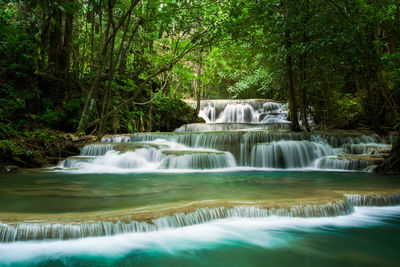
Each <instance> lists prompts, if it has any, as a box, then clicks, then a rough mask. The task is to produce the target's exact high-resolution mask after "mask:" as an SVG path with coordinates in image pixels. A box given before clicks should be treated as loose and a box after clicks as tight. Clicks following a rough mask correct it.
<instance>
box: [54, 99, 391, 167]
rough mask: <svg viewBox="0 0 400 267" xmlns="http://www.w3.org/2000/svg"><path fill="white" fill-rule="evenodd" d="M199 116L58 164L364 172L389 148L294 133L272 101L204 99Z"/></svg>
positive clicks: (364, 139) (358, 136)
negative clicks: (168, 129) (199, 119)
mask: <svg viewBox="0 0 400 267" xmlns="http://www.w3.org/2000/svg"><path fill="white" fill-rule="evenodd" d="M192 104H193V103H192ZM199 116H200V117H203V118H204V119H205V120H206V122H207V123H194V124H187V125H182V126H181V127H179V128H178V129H176V130H175V131H174V132H172V133H134V134H131V135H128V134H124V135H107V136H104V137H103V138H102V140H101V143H99V144H91V145H87V146H85V147H84V148H83V149H82V151H81V153H80V155H79V157H71V158H68V159H66V160H65V161H63V162H62V163H61V164H60V167H62V168H64V169H68V168H75V169H85V168H88V169H92V170H95V169H96V170H101V169H104V168H106V167H112V168H122V169H130V170H135V169H140V170H141V171H143V170H147V171H155V170H162V169H173V170H178V169H185V170H187V169H195V170H198V169H202V170H206V169H223V168H232V167H236V166H238V167H248V168H267V169H270V168H298V169H301V168H310V167H313V168H319V169H327V170H358V171H364V170H367V169H371V166H374V165H377V164H379V160H382V157H381V156H380V155H382V154H385V153H386V154H387V153H388V151H389V150H390V145H386V144H384V140H382V139H381V138H380V137H379V136H377V135H375V134H371V133H368V134H362V133H360V132H357V131H334V132H328V131H313V132H312V133H309V132H291V131H290V130H289V128H290V121H288V120H287V119H288V105H287V104H281V103H278V102H276V101H271V100H261V99H253V100H251V99H250V100H202V101H201V102H200V113H199ZM310 124H312V122H310ZM171 151H173V153H172V152H171ZM357 155H358V156H357ZM365 155H374V157H366V156H365ZM379 157H381V158H379ZM377 158H378V159H377ZM91 165H93V166H91ZM94 166H96V168H95V167H94Z"/></svg>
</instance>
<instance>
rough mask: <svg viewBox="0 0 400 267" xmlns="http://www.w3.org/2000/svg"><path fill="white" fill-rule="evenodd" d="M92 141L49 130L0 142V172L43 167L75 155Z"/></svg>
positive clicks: (87, 136) (93, 137)
mask: <svg viewBox="0 0 400 267" xmlns="http://www.w3.org/2000/svg"><path fill="white" fill-rule="evenodd" d="M95 141H96V136H94V135H84V136H79V135H75V134H71V133H63V132H59V131H55V130H52V129H40V130H35V131H32V132H25V133H23V134H20V135H18V137H14V138H10V139H7V140H1V141H0V151H1V155H0V173H10V172H15V171H17V170H19V169H21V168H44V167H50V166H54V165H57V164H58V162H60V161H61V160H63V159H65V158H67V157H70V156H74V155H78V154H79V152H80V150H81V149H82V148H83V147H84V146H85V145H87V144H90V143H93V142H95Z"/></svg>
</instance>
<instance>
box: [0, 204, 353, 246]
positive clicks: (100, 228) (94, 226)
mask: <svg viewBox="0 0 400 267" xmlns="http://www.w3.org/2000/svg"><path fill="white" fill-rule="evenodd" d="M353 211H354V207H353V205H352V204H351V203H350V201H348V200H338V201H334V202H327V203H324V204H315V205H311V204H309V205H293V206H287V207H280V208H268V209H267V208H258V207H253V206H237V207H233V208H227V207H216V208H208V207H204V208H198V209H195V210H194V211H192V212H188V213H183V212H177V213H174V214H173V215H167V216H162V217H158V218H154V219H151V221H150V222H145V221H137V220H130V221H127V222H122V221H117V222H110V221H98V222H84V223H17V224H0V242H15V241H22V240H44V239H74V238H83V237H93V236H105V235H116V234H122V233H130V232H150V231H157V230H162V229H168V228H177V227H184V226H189V225H195V224H201V223H205V222H209V221H213V220H218V219H226V218H238V217H239V218H257V217H268V216H285V217H332V216H340V215H347V214H351V213H352V212H353Z"/></svg>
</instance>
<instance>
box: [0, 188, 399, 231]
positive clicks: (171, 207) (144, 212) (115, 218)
mask: <svg viewBox="0 0 400 267" xmlns="http://www.w3.org/2000/svg"><path fill="white" fill-rule="evenodd" d="M399 192H400V191H399V190H397V191H395V190H394V189H393V190H390V189H389V190H382V191H374V192H368V191H357V190H353V191H342V190H336V191H332V192H331V194H329V195H325V196H320V197H318V198H315V197H314V198H313V197H309V198H300V199H281V200H277V199H274V200H207V201H198V202H189V203H170V204H166V205H154V206H145V207H139V208H132V209H118V210H111V211H91V212H76V213H10V212H3V213H0V222H3V223H11V224H13V223H18V222H31V223H35V222H40V223H44V222H46V223H82V222H86V223H87V222H95V221H109V222H129V221H132V220H135V221H143V222H147V223H151V222H152V220H154V219H157V218H160V217H165V216H172V215H174V214H177V213H183V214H188V213H191V212H195V211H196V210H198V209H203V208H208V209H213V208H219V207H225V208H231V209H233V208H237V207H254V208H259V209H264V210H271V209H275V210H277V209H284V210H288V211H289V210H290V209H291V208H293V207H307V206H308V207H317V206H320V205H325V204H328V203H338V202H340V201H346V200H347V199H348V196H362V197H364V198H365V199H373V198H376V199H378V198H380V199H382V198H391V199H395V200H396V201H397V202H396V203H400V193H399ZM381 202H382V201H381ZM392 202H393V201H392ZM371 203H373V202H371ZM382 203H384V202H382ZM392 204H393V203H392Z"/></svg>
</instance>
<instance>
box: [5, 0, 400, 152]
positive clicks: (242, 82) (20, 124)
mask: <svg viewBox="0 0 400 267" xmlns="http://www.w3.org/2000/svg"><path fill="white" fill-rule="evenodd" d="M0 6H1V9H0V106H1V108H0V139H1V140H2V141H1V149H2V151H19V149H20V150H21V149H22V150H24V149H23V148H21V146H20V145H19V144H18V143H15V142H13V141H12V140H15V139H16V137H17V136H21V135H23V134H22V133H23V132H24V131H27V132H30V133H35V131H41V132H42V133H43V132H46V130H40V129H48V128H49V129H54V130H57V131H61V132H75V133H77V134H80V135H85V134H90V133H92V134H96V135H97V136H99V137H101V136H103V135H104V134H106V133H131V132H135V131H171V130H173V129H174V128H176V127H178V126H179V125H180V124H183V123H189V122H196V120H197V118H196V116H195V111H194V110H193V109H192V108H190V107H189V106H187V105H186V104H185V103H184V102H183V101H182V99H185V98H192V99H201V98H273V99H276V100H281V101H287V102H289V106H290V109H291V111H292V113H293V114H295V113H297V111H300V113H301V117H302V119H303V121H304V125H305V126H306V127H307V129H308V125H307V120H305V117H306V113H309V112H311V113H312V114H313V116H314V118H315V121H316V123H317V125H318V126H319V127H324V128H357V127H368V128H371V129H373V130H375V131H377V132H379V133H386V132H387V131H388V130H391V129H393V127H394V125H395V124H396V121H397V120H398V112H399V108H398V103H400V89H399V88H400V52H399V49H398V47H399V45H400V34H399V31H400V7H399V3H398V1H396V0H382V1H366V0H316V1H309V0H305V1H289V0H235V1H233V0H232V1H224V0H218V1H215V0H201V1H200V0H199V1H186V0H144V1H139V0H39V1H33V0H26V1H14V0H12V1H10V0H9V1H7V0H0ZM311 107H312V108H311ZM292 130H299V126H298V123H297V120H293V123H292ZM36 135H37V136H38V138H39V137H40V134H36ZM40 138H41V137H40ZM46 138H47V137H46ZM52 141H54V140H53V139H52V138H48V139H47V140H46V142H49V143H51V142H52ZM44 145H46V144H44ZM22 150H21V151H22ZM27 151H29V150H27ZM18 153H19V152H18Z"/></svg>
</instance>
